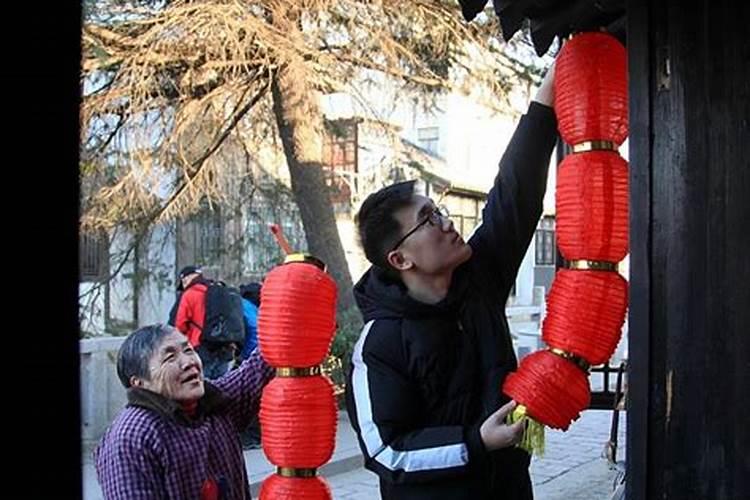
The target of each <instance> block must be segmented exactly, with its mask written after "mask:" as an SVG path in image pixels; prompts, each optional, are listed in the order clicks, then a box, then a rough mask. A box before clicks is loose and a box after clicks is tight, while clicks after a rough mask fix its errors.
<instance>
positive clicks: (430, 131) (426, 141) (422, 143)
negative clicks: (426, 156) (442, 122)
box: [417, 127, 440, 155]
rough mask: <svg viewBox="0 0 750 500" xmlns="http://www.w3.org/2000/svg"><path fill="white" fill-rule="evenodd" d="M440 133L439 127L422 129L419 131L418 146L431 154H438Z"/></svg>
mask: <svg viewBox="0 0 750 500" xmlns="http://www.w3.org/2000/svg"><path fill="white" fill-rule="evenodd" d="M439 131H440V129H438V128H437V127H422V128H418V129H417V144H418V145H419V147H420V148H422V149H426V150H427V151H429V152H430V153H432V154H434V155H436V154H438V139H439Z"/></svg>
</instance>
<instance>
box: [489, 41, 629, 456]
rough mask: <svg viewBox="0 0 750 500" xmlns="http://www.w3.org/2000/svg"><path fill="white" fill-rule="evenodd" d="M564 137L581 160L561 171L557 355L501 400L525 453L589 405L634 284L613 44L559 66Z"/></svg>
mask: <svg viewBox="0 0 750 500" xmlns="http://www.w3.org/2000/svg"><path fill="white" fill-rule="evenodd" d="M555 72H556V76H555V83H554V93H555V113H556V115H557V121H558V129H559V131H560V134H561V136H562V138H563V140H564V141H565V142H567V143H568V144H571V145H572V146H573V152H574V154H573V155H569V156H568V157H566V158H565V160H564V161H563V163H562V164H561V165H560V170H559V177H558V184H557V193H556V205H557V238H558V242H559V247H560V250H561V252H562V254H563V255H564V256H565V258H566V259H568V261H569V267H570V269H564V270H561V271H559V272H558V273H557V275H556V276H555V280H554V282H553V284H552V290H551V291H550V294H549V296H548V302H547V304H548V314H547V317H546V318H545V321H544V324H543V338H544V341H545V342H546V343H547V344H548V345H549V346H550V348H549V350H547V351H541V352H536V353H534V354H531V355H529V356H527V357H525V358H524V359H523V360H522V361H521V364H520V366H519V368H518V371H516V372H515V373H511V374H510V375H508V377H507V378H506V381H505V383H504V385H503V391H504V392H505V393H506V394H507V395H509V396H510V397H512V398H513V399H515V400H516V401H518V402H519V403H520V405H519V406H518V407H516V409H515V410H514V411H513V412H512V413H511V415H509V417H508V421H509V422H516V421H524V422H525V423H526V427H525V429H524V435H523V438H522V441H521V443H520V446H521V447H522V448H524V449H526V450H527V451H529V452H530V453H541V452H543V449H544V426H545V425H546V426H549V427H553V428H557V429H567V427H568V425H569V424H570V422H571V421H572V420H574V419H576V418H577V417H578V415H579V413H580V412H581V411H583V410H584V409H585V408H587V407H588V405H589V400H590V391H589V385H588V368H589V366H590V365H591V364H600V363H603V362H605V361H607V359H609V357H610V356H611V355H612V352H613V351H614V349H615V347H616V345H617V342H618V341H619V338H620V328H621V327H622V323H623V320H624V317H625V309H626V307H627V282H626V281H625V280H624V279H623V278H622V277H621V276H619V275H618V274H617V273H616V266H617V262H619V261H620V260H622V259H623V258H624V257H625V255H626V253H627V248H628V228H627V223H628V194H627V189H628V183H627V180H628V179H627V163H626V162H625V161H624V160H623V159H622V158H620V157H619V155H618V154H617V152H616V148H617V146H619V145H620V144H622V142H623V141H624V140H625V138H626V137H627V134H628V94H627V60H626V52H625V48H624V47H623V46H622V45H621V44H620V42H619V41H617V39H616V38H614V37H613V36H611V35H609V34H607V33H602V32H592V33H582V34H579V35H576V36H574V37H573V38H572V39H571V40H569V41H568V42H566V43H565V44H564V45H563V47H562V49H561V51H560V55H559V56H558V58H557V61H556V63H555Z"/></svg>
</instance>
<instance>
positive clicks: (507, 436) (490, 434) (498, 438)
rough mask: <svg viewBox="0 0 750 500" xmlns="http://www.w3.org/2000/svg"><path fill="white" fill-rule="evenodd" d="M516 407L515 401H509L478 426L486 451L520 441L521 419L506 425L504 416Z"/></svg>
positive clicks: (521, 432) (521, 433)
mask: <svg viewBox="0 0 750 500" xmlns="http://www.w3.org/2000/svg"><path fill="white" fill-rule="evenodd" d="M515 407H516V402H515V401H510V402H509V403H507V404H506V405H504V406H503V407H501V408H500V409H499V410H497V411H496V412H495V413H493V414H492V415H490V416H489V417H487V420H485V421H484V422H483V423H482V426H481V427H480V428H479V434H480V436H481V437H482V443H484V447H485V448H486V449H487V451H493V450H499V449H500V448H506V447H508V446H512V445H515V444H517V443H518V442H519V441H521V437H522V436H523V428H524V423H523V420H521V421H518V422H516V423H515V424H511V425H506V424H505V417H507V416H508V414H510V412H512V411H513V409H514V408H515Z"/></svg>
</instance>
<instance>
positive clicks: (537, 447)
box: [507, 405, 544, 457]
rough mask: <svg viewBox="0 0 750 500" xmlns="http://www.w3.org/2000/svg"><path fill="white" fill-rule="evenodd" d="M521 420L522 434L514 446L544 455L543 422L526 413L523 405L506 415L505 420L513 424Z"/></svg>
mask: <svg viewBox="0 0 750 500" xmlns="http://www.w3.org/2000/svg"><path fill="white" fill-rule="evenodd" d="M521 420H522V421H523V422H524V429H523V436H522V437H521V442H520V443H518V444H517V445H516V446H518V447H520V448H523V449H524V450H526V451H527V452H528V453H529V454H530V455H536V456H538V457H541V456H544V424H541V423H539V422H537V421H536V420H534V419H533V418H531V417H530V416H529V415H528V414H527V412H526V407H525V406H523V405H518V406H516V408H515V410H513V412H512V413H511V414H510V415H508V417H507V421H508V423H509V424H515V423H516V422H518V421H521Z"/></svg>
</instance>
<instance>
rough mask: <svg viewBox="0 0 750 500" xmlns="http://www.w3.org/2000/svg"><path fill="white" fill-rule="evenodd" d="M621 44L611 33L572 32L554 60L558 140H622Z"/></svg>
mask: <svg viewBox="0 0 750 500" xmlns="http://www.w3.org/2000/svg"><path fill="white" fill-rule="evenodd" d="M627 74H628V70H627V54H626V51H625V47H624V46H623V45H622V44H621V43H620V42H619V41H618V40H617V39H616V38H615V37H613V36H612V35H610V34H608V33H603V32H587V33H581V34H579V35H576V36H574V37H573V38H572V39H570V40H569V41H568V42H566V43H565V44H564V45H563V47H562V49H561V50H560V55H559V56H558V57H557V61H556V63H555V83H554V92H555V113H556V115H557V122H558V128H559V130H560V135H561V136H562V138H563V140H564V141H565V142H567V143H568V144H580V143H583V142H586V141H612V142H614V143H615V144H616V145H618V146H619V145H620V144H622V143H623V141H624V140H625V138H626V137H627V135H628V81H627Z"/></svg>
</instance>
